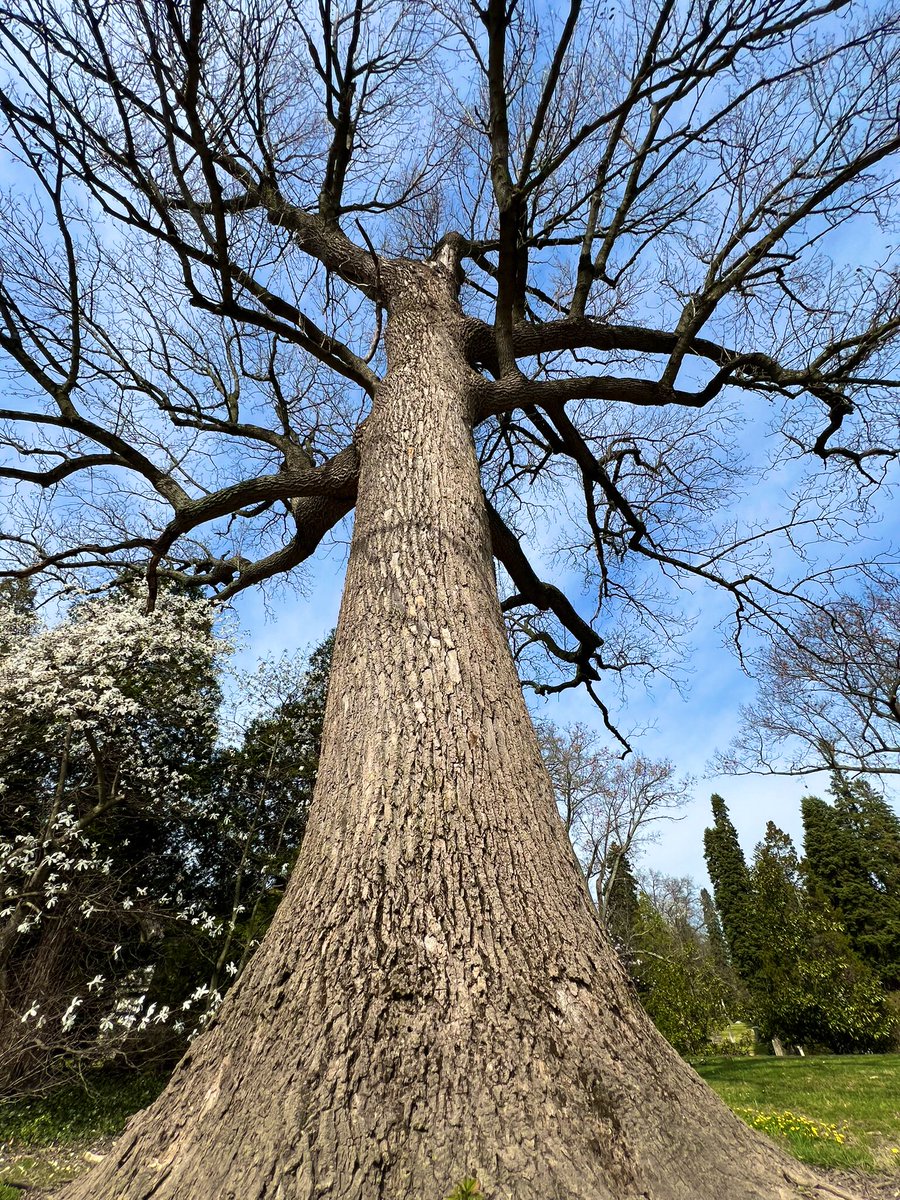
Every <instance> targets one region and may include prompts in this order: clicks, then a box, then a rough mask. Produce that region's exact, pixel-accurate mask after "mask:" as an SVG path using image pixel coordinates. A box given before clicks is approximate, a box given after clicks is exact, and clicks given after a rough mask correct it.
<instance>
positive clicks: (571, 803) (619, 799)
mask: <svg viewBox="0 0 900 1200" xmlns="http://www.w3.org/2000/svg"><path fill="white" fill-rule="evenodd" d="M537 733H538V742H539V744H540V748H541V755H542V756H543V759H544V762H545V764H546V766H547V770H548V771H549V772H550V778H551V780H552V781H553V790H554V792H555V794H556V803H557V807H558V808H559V813H560V816H561V817H562V819H563V823H564V824H565V827H566V831H567V833H568V834H569V837H570V839H571V841H572V845H573V847H574V849H575V853H576V855H577V856H578V861H579V862H580V863H581V867H582V870H583V871H584V875H585V879H586V880H587V881H588V885H589V887H590V888H591V891H592V892H593V894H594V896H595V897H596V901H597V907H598V909H599V910H600V913H601V915H602V916H603V917H604V920H606V916H607V908H608V905H609V898H610V895H611V893H612V891H613V889H614V888H615V886H616V882H617V878H618V874H619V871H620V870H621V869H622V867H623V864H625V860H626V859H627V858H628V857H629V856H631V857H632V859H633V858H634V857H635V856H636V854H637V853H638V852H639V850H640V849H641V848H642V847H643V846H644V845H645V844H646V843H647V842H652V841H654V840H655V839H656V838H657V837H658V836H659V830H658V828H657V826H658V824H659V822H660V821H677V820H678V819H679V813H680V812H681V810H682V809H683V808H684V807H685V805H686V804H687V803H688V801H689V799H690V797H689V796H688V789H689V787H690V785H691V780H690V779H689V778H687V777H684V778H681V779H679V778H678V777H677V776H676V774H675V767H674V765H673V764H672V763H671V762H669V761H668V760H667V759H662V760H660V761H657V762H654V761H652V760H651V759H649V758H647V757H646V756H644V755H642V754H630V755H628V757H627V758H625V759H623V758H622V757H621V756H620V755H613V754H612V753H610V750H609V747H608V745H607V746H604V745H603V743H602V741H601V738H600V736H599V734H598V733H597V732H596V731H594V730H591V729H589V728H588V726H587V725H584V724H582V723H580V722H579V723H576V724H574V725H567V726H565V727H563V728H560V727H559V726H557V725H554V724H553V722H552V721H539V722H538V724H537Z"/></svg>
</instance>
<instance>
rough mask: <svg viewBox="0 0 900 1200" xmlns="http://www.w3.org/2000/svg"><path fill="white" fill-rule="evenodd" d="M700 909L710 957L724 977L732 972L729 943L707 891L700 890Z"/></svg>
mask: <svg viewBox="0 0 900 1200" xmlns="http://www.w3.org/2000/svg"><path fill="white" fill-rule="evenodd" d="M700 908H701V910H702V912H703V924H704V926H705V928H706V939H707V941H708V942H709V957H710V959H711V961H712V964H713V966H714V967H715V968H716V970H717V971H718V972H719V973H720V974H722V975H724V974H726V973H727V972H730V970H731V962H730V960H729V958H728V943H727V942H726V941H725V934H724V933H723V932H722V922H721V920H720V919H719V914H718V912H717V911H716V905H715V901H714V900H713V898H712V896H711V895H710V894H709V892H708V891H707V890H706V888H701V889H700Z"/></svg>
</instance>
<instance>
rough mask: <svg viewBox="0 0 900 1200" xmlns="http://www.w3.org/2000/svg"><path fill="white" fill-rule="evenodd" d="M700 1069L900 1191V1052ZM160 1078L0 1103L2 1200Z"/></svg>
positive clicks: (96, 1138) (787, 1140) (63, 1162)
mask: <svg viewBox="0 0 900 1200" xmlns="http://www.w3.org/2000/svg"><path fill="white" fill-rule="evenodd" d="M697 1070H698V1071H699V1073H700V1074H701V1075H702V1076H703V1078H704V1079H705V1080H706V1081H707V1083H709V1084H710V1085H711V1086H712V1087H713V1088H715V1090H716V1091H717V1092H718V1093H719V1095H720V1096H721V1097H722V1099H723V1100H724V1101H725V1102H726V1104H728V1105H729V1107H730V1108H732V1109H733V1110H734V1111H735V1112H736V1113H737V1114H738V1115H739V1116H740V1117H742V1118H743V1119H744V1120H745V1121H747V1123H748V1124H749V1125H753V1126H754V1127H755V1128H757V1129H761V1130H762V1131H763V1132H764V1133H768V1134H769V1135H770V1136H772V1137H774V1138H775V1139H776V1140H778V1141H780V1142H781V1143H782V1144H783V1145H784V1146H785V1147H786V1149H788V1150H790V1151H791V1152H792V1153H793V1154H795V1155H796V1156H797V1158H799V1159H801V1160H802V1161H803V1162H807V1163H811V1164H812V1165H813V1166H819V1167H826V1168H827V1167H837V1168H852V1169H858V1170H863V1171H869V1172H871V1173H873V1174H886V1175H891V1176H893V1177H896V1178H897V1180H898V1184H900V1054H878V1055H874V1054H873V1055H848V1056H842V1057H837V1056H834V1057H816V1058H736V1059H735V1058H732V1059H716V1060H714V1061H711V1062H705V1063H700V1064H698V1065H697ZM163 1082H164V1080H163V1079H162V1078H161V1077H156V1076H153V1077H143V1078H142V1077H139V1076H138V1077H135V1076H100V1077H99V1078H97V1079H96V1080H95V1081H94V1082H93V1083H92V1085H91V1087H90V1088H89V1089H88V1091H85V1090H84V1089H82V1088H76V1087H70V1088H65V1089H63V1090H61V1091H59V1092H56V1093H54V1095H52V1096H49V1097H46V1098H44V1099H35V1100H27V1101H20V1102H18V1103H15V1104H4V1103H2V1102H0V1200H12V1197H16V1200H19V1198H20V1197H21V1191H20V1190H19V1189H18V1188H15V1187H10V1186H9V1184H23V1183H26V1184H33V1185H35V1186H39V1187H47V1186H52V1185H53V1184H56V1183H62V1182H63V1181H64V1180H66V1179H71V1178H72V1177H73V1176H74V1175H76V1174H78V1173H79V1172H80V1171H83V1170H84V1169H85V1168H86V1167H87V1165H88V1163H89V1161H90V1160H89V1159H88V1160H86V1159H85V1153H86V1152H87V1153H88V1154H90V1152H91V1150H92V1149H93V1150H99V1151H100V1152H101V1153H102V1152H103V1151H105V1150H106V1149H107V1148H108V1143H109V1139H110V1138H111V1137H112V1136H113V1135H115V1134H116V1133H118V1132H119V1130H120V1129H122V1127H123V1126H124V1125H125V1122H126V1121H127V1120H128V1118H129V1117H130V1116H131V1114H132V1113H133V1112H135V1111H136V1110H137V1109H138V1108H141V1107H143V1106H144V1105H145V1104H149V1103H150V1101H151V1100H153V1099H154V1098H155V1097H156V1095H157V1094H158V1093H159V1091H160V1090H161V1088H162V1086H163Z"/></svg>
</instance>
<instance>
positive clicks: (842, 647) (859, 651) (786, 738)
mask: <svg viewBox="0 0 900 1200" xmlns="http://www.w3.org/2000/svg"><path fill="white" fill-rule="evenodd" d="M754 674H755V675H756V677H757V679H758V680H759V694H758V697H757V699H756V700H755V701H754V703H753V704H752V705H750V706H749V707H747V708H744V709H742V711H741V718H742V729H741V732H740V733H739V734H738V736H737V738H736V739H735V741H734V742H733V744H732V745H731V747H730V748H729V750H728V751H727V752H726V753H725V754H723V755H721V756H720V758H719V765H720V766H722V767H723V768H724V769H726V770H729V771H747V770H750V771H760V770H762V771H768V772H772V773H775V774H791V775H802V774H806V773H807V772H810V771H822V770H829V771H834V770H842V771H847V772H856V771H871V772H873V773H875V774H878V775H891V774H896V773H898V772H900V581H898V580H897V579H896V578H892V577H891V576H889V575H885V574H883V573H882V574H880V575H879V577H878V580H877V582H875V583H870V584H869V585H868V586H866V587H865V588H863V589H862V591H861V592H860V593H859V594H858V595H854V596H837V597H835V598H834V599H832V600H830V601H829V603H828V604H827V605H823V606H822V607H820V608H816V609H815V610H813V611H809V612H806V613H804V614H803V615H802V616H801V617H799V618H798V619H797V620H796V621H795V622H794V623H793V624H792V626H791V628H790V630H789V631H785V632H783V633H782V634H780V635H778V636H777V637H776V638H775V639H774V640H773V641H772V642H771V643H770V644H769V645H768V646H767V647H766V649H765V650H764V651H763V652H762V653H761V654H760V655H759V657H758V659H757V661H756V663H755V666H754Z"/></svg>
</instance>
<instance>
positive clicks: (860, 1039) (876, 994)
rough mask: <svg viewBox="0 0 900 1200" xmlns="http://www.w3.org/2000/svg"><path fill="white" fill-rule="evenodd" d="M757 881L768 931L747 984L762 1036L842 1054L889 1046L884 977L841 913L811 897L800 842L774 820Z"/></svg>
mask: <svg viewBox="0 0 900 1200" xmlns="http://www.w3.org/2000/svg"><path fill="white" fill-rule="evenodd" d="M751 876H752V884H753V904H754V909H755V912H756V917H757V921H758V923H759V926H760V928H761V929H764V930H765V931H766V934H765V937H763V938H760V941H759V962H758V966H757V970H756V973H755V974H754V976H753V978H752V979H751V980H748V981H747V982H748V984H749V987H750V991H751V997H752V1002H753V1008H754V1012H755V1016H756V1020H757V1022H758V1023H759V1025H760V1027H761V1030H762V1032H763V1036H764V1037H771V1038H779V1039H781V1040H782V1041H785V1042H792V1043H795V1044H799V1045H810V1044H812V1045H814V1046H819V1047H825V1048H827V1049H829V1050H833V1051H835V1052H836V1053H839V1054H848V1053H851V1054H852V1053H857V1054H858V1053H871V1052H872V1051H880V1050H885V1049H887V1048H888V1047H889V1046H890V1044H891V1041H892V1037H893V1017H892V1014H891V1012H890V1010H889V1008H888V1005H887V1002H886V998H885V995H884V992H883V991H882V989H881V988H880V986H879V984H878V979H877V976H876V975H875V974H874V973H873V972H872V971H871V970H869V969H868V968H867V967H866V966H865V965H864V964H863V963H862V962H861V961H860V960H859V959H858V958H857V957H856V955H855V954H854V953H853V950H852V949H851V946H850V942H849V941H848V939H847V936H846V934H845V932H844V930H843V928H842V926H841V923H840V922H839V921H838V919H837V917H836V915H835V914H834V913H833V912H829V911H828V910H827V909H824V908H823V907H822V906H821V905H820V904H818V903H817V902H816V900H815V898H814V897H812V896H810V895H809V893H808V892H807V890H806V888H805V886H804V880H803V876H802V872H801V869H800V863H799V860H798V858H797V853H796V850H795V849H794V846H793V843H792V842H791V839H790V838H789V837H788V835H787V834H786V833H784V832H783V830H781V829H779V828H778V827H777V826H776V825H775V824H774V823H773V822H772V821H769V823H768V825H767V826H766V836H765V839H764V841H762V842H761V843H760V844H759V846H757V848H756V853H755V855H754V860H753V869H752V872H751Z"/></svg>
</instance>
